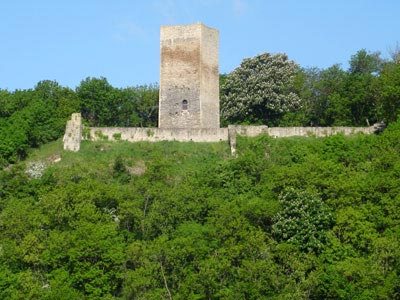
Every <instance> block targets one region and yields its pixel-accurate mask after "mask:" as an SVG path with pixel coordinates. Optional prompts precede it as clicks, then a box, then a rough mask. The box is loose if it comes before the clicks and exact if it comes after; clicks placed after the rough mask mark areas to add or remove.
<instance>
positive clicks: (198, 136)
mask: <svg viewBox="0 0 400 300" xmlns="http://www.w3.org/2000/svg"><path fill="white" fill-rule="evenodd" d="M102 139H103V140H104V139H105V140H109V141H118V140H122V141H129V142H142V141H148V142H157V141H179V142H190V141H193V142H219V141H227V140H228V129H227V128H191V129H183V128H176V129H172V128H171V129H168V128H140V127H137V128H129V127H110V128H106V127H91V128H90V140H92V141H98V140H102Z"/></svg>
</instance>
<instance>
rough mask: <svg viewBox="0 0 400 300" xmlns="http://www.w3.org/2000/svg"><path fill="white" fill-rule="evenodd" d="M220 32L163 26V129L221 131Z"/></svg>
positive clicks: (195, 26) (160, 122) (194, 26)
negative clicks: (219, 129) (210, 129)
mask: <svg viewBox="0 0 400 300" xmlns="http://www.w3.org/2000/svg"><path fill="white" fill-rule="evenodd" d="M218 38H219V33H218V30H216V29H213V28H209V27H207V26H205V25H203V24H201V23H197V24H192V25H185V26H162V27H161V32H160V48H161V49H160V52H161V63H160V100H159V118H158V127H159V128H219V70H218Z"/></svg>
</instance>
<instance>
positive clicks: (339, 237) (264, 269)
mask: <svg viewBox="0 0 400 300" xmlns="http://www.w3.org/2000/svg"><path fill="white" fill-rule="evenodd" d="M399 136H400V122H397V123H392V124H391V125H390V126H389V128H387V129H386V130H385V132H384V133H382V134H381V135H372V136H366V135H357V136H351V137H345V136H342V135H338V136H332V137H328V138H320V139H317V138H311V137H310V138H285V139H272V138H270V137H268V136H260V137H257V138H239V139H238V155H237V157H236V158H234V157H231V156H230V154H229V147H228V145H227V144H225V143H210V144H207V143H178V142H159V143H125V142H116V143H110V142H96V143H94V142H93V143H91V142H83V143H82V147H81V151H80V152H78V153H70V152H63V151H62V150H61V149H62V145H61V141H60V140H58V141H56V142H51V143H48V144H46V145H44V146H42V147H41V148H40V149H38V150H34V151H32V152H30V153H29V155H28V158H27V160H26V161H24V162H20V163H17V164H15V165H13V166H9V167H8V168H6V169H5V170H3V171H1V172H0V299H400V286H399V279H398V278H399V274H400V259H399V258H400V213H399V211H400V196H399V195H400V182H399V177H400V156H399V151H400V139H399Z"/></svg>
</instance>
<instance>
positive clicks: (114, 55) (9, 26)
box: [0, 0, 400, 91]
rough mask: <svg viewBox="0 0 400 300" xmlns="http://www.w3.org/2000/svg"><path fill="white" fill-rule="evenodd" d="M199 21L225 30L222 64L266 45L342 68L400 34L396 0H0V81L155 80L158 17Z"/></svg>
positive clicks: (310, 62)
mask: <svg viewBox="0 0 400 300" xmlns="http://www.w3.org/2000/svg"><path fill="white" fill-rule="evenodd" d="M196 22H202V23H204V24H205V25H207V26H210V27H213V28H216V29H218V30H219V31H220V73H229V72H231V71H232V70H233V69H234V68H236V67H237V66H239V64H240V62H241V61H242V60H243V59H244V58H246V57H253V56H255V55H257V54H260V53H263V52H270V53H278V52H285V53H287V54H288V56H289V58H290V59H292V60H295V61H296V62H297V63H298V64H300V65H301V66H302V67H319V68H327V67H329V66H331V65H333V64H336V63H339V64H342V66H343V68H345V69H346V68H347V66H348V65H347V63H348V61H349V59H350V56H351V55H353V54H355V53H356V52H357V51H358V50H360V49H363V48H364V49H367V50H368V51H380V52H381V53H382V56H383V57H388V56H389V55H388V52H389V50H390V49H394V48H395V47H396V45H399V43H400V1H399V0H142V1H136V0H0V38H1V39H0V89H8V90H10V91H12V90H15V89H28V88H33V87H34V86H35V85H36V83H37V82H38V81H40V80H45V79H50V80H56V81H57V82H58V83H60V84H61V85H63V86H68V87H71V88H75V87H76V86H78V85H79V84H80V81H81V80H83V79H85V78H86V77H88V76H90V77H100V76H103V77H106V78H107V79H108V81H109V82H110V83H111V84H112V85H113V86H114V87H127V86H136V85H139V84H149V83H155V82H158V80H159V60H160V59H159V58H160V49H159V28H160V26H161V25H181V24H191V23H196Z"/></svg>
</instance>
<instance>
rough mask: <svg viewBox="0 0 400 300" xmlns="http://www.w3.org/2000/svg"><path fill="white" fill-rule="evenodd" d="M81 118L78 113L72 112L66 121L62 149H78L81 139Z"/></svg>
mask: <svg viewBox="0 0 400 300" xmlns="http://www.w3.org/2000/svg"><path fill="white" fill-rule="evenodd" d="M82 127H83V125H82V118H81V114H80V113H74V114H72V116H71V120H68V121H67V127H66V128H65V134H64V139H63V142H64V150H68V151H75V152H76V151H79V149H80V147H81V140H82Z"/></svg>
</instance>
